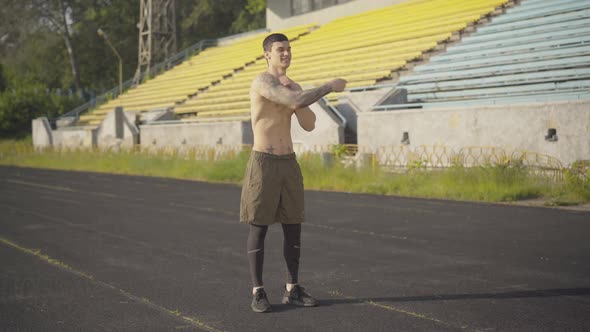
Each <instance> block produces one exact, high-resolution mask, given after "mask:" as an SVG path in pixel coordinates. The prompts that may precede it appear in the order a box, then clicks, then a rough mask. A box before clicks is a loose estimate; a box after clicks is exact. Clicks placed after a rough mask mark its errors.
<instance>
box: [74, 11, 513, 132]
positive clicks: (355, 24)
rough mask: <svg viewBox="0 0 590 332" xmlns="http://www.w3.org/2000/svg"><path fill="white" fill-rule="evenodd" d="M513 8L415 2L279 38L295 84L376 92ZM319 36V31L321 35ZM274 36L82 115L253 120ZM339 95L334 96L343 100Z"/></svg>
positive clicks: (202, 57)
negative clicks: (265, 51) (338, 80)
mask: <svg viewBox="0 0 590 332" xmlns="http://www.w3.org/2000/svg"><path fill="white" fill-rule="evenodd" d="M507 2H508V1H507V0H461V1H458V0H411V1H408V2H405V3H402V4H398V5H394V6H388V7H385V8H382V9H378V10H374V11H370V12H365V13H361V14H358V15H353V16H348V17H344V18H340V19H337V20H334V21H332V22H330V23H327V24H325V25H323V26H321V27H319V28H317V26H316V25H314V24H311V25H305V26H298V27H294V28H290V29H287V30H283V31H279V32H281V33H285V34H286V35H288V36H289V37H291V39H292V40H293V41H292V44H293V52H294V55H293V58H294V61H293V65H292V67H291V68H290V70H289V76H290V77H291V78H292V79H294V80H295V81H297V82H299V83H300V84H301V85H302V86H304V87H308V86H314V85H318V84H321V83H323V82H325V81H326V80H328V79H331V78H335V77H342V78H344V79H346V80H348V81H349V84H348V87H349V88H355V87H361V86H371V85H374V84H375V83H377V82H379V81H381V80H388V79H392V78H394V79H395V78H397V77H398V75H399V74H398V72H399V71H401V70H402V69H403V68H404V66H406V65H407V64H408V63H409V62H411V61H413V60H417V59H420V58H421V56H422V55H423V54H424V53H426V52H428V51H430V50H433V49H435V48H436V47H437V45H440V44H441V43H444V42H445V41H448V40H451V39H452V38H453V36H455V37H456V36H457V33H458V32H460V31H462V30H464V29H466V28H467V27H469V26H470V25H472V24H473V23H474V22H477V21H478V20H480V19H481V18H483V17H485V16H486V15H488V14H489V13H491V12H494V11H495V10H496V9H497V8H498V7H499V6H502V5H504V4H506V3H507ZM316 28H317V29H316ZM266 34H267V33H260V34H257V35H254V36H250V37H247V38H244V39H242V40H239V41H237V42H234V43H232V44H229V45H225V46H218V47H211V48H208V49H206V50H204V51H203V52H201V53H200V54H198V55H196V56H194V57H192V58H191V59H189V60H188V61H185V62H184V63H182V64H180V65H178V66H176V67H174V68H173V69H171V70H169V71H167V72H165V73H164V74H162V75H160V76H157V77H155V78H154V79H152V80H149V81H148V82H146V83H144V84H141V85H140V86H138V87H136V88H134V89H131V90H129V91H128V92H126V93H124V94H123V95H121V96H120V97H119V98H117V99H114V100H111V101H109V102H108V103H106V104H104V105H102V106H100V107H99V108H98V109H97V110H95V111H94V112H92V113H90V114H87V115H82V116H81V117H80V121H79V123H80V124H90V125H97V124H99V123H100V122H101V121H102V119H104V117H105V116H106V114H107V113H108V112H110V111H112V110H113V108H114V107H116V106H122V107H123V108H124V109H125V110H127V111H145V110H152V109H158V108H173V110H174V112H175V114H176V115H177V116H178V117H179V118H181V119H182V120H189V121H215V120H216V119H217V120H220V121H223V120H233V119H247V118H248V117H249V110H250V101H249V95H248V91H249V87H250V83H251V81H252V79H253V78H254V76H255V75H256V74H258V73H260V72H262V71H264V70H265V68H266V61H265V60H264V58H263V57H262V50H261V40H262V38H263V37H264V36H265V35H266ZM338 95H339V94H331V95H330V96H328V97H329V99H331V100H336V99H337V97H338Z"/></svg>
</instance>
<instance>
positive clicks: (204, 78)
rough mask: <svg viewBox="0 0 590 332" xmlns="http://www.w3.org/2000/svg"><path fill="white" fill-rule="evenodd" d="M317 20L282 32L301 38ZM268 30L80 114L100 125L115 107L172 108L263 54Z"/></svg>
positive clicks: (87, 121) (82, 119) (205, 54)
mask: <svg viewBox="0 0 590 332" xmlns="http://www.w3.org/2000/svg"><path fill="white" fill-rule="evenodd" d="M314 27H315V25H314V24H309V25H304V26H299V27H295V28H290V29H287V30H284V31H282V32H284V33H286V34H289V35H290V36H293V38H297V37H299V36H300V35H303V34H306V33H308V32H309V30H310V29H312V28H314ZM265 35H266V33H259V34H255V35H254V36H248V37H245V38H242V39H240V40H237V41H236V42H233V43H231V44H228V45H223V46H216V47H210V48H207V49H205V50H204V51H202V52H200V53H199V54H197V55H195V56H193V57H191V58H190V59H189V60H187V61H185V62H183V63H181V64H180V65H178V66H176V67H174V68H172V69H171V70H168V71H166V72H164V73H163V74H161V75H159V76H156V77H155V78H153V79H151V80H148V81H147V82H145V83H143V84H141V85H139V86H137V87H136V88H134V89H130V90H129V91H127V92H126V93H124V94H122V95H121V96H120V97H119V98H116V99H113V100H110V101H109V102H107V103H105V104H103V105H101V106H100V107H99V108H98V109H97V110H95V111H94V112H92V113H90V114H87V115H82V116H80V121H79V123H80V124H89V125H97V124H100V122H101V121H102V120H103V119H104V118H105V117H106V115H107V114H108V113H109V112H111V111H112V110H113V109H114V108H115V107H117V106H122V107H123V108H124V109H125V110H127V111H145V110H153V109H158V108H172V107H174V106H175V105H177V104H179V103H182V102H183V101H184V100H186V99H188V98H189V96H191V95H194V94H197V93H198V92H199V91H201V90H203V89H206V88H208V87H209V86H211V85H212V84H214V83H215V82H218V81H220V80H222V79H224V77H228V76H231V75H233V74H234V72H235V71H236V70H240V69H241V68H243V67H244V66H245V65H246V64H247V63H250V62H253V61H255V60H256V58H257V57H259V56H260V53H261V52H260V39H261V38H264V36H265Z"/></svg>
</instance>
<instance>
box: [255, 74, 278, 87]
mask: <svg viewBox="0 0 590 332" xmlns="http://www.w3.org/2000/svg"><path fill="white" fill-rule="evenodd" d="M258 80H259V81H260V82H262V83H266V84H270V86H271V87H275V86H277V85H280V84H281V83H280V82H279V80H278V79H277V78H276V77H274V76H272V75H271V74H268V73H262V74H260V75H259V76H258Z"/></svg>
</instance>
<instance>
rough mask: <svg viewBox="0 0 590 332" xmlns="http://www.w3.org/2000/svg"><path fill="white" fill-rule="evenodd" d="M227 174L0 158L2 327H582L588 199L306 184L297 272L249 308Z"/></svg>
mask: <svg viewBox="0 0 590 332" xmlns="http://www.w3.org/2000/svg"><path fill="white" fill-rule="evenodd" d="M239 195H240V188H239V187H238V186H235V185H224V184H208V183H201V182H192V181H182V180H171V179H162V178H146V177H134V176H118V175H107V174H95V173H81V172H61V171H50V170H40V169H27V168H14V167H0V211H1V214H0V330H1V331H29V330H33V331H74V330H76V331H77V330H82V331H174V330H179V331H193V330H195V331H200V330H209V331H460V330H466V331H476V330H477V331H506V330H513V331H588V330H590V264H589V263H590V213H588V212H576V211H564V210H558V209H549V208H531V207H520V206H510V205H500V204H476V203H466V202H452V201H442V200H423V199H409V198H399V197H385V196H375V195H356V194H354V195H353V194H346V193H326V192H314V191H308V192H306V218H307V221H306V223H305V224H304V226H303V234H302V258H301V269H300V282H301V284H302V285H303V286H304V287H306V289H307V290H308V291H309V292H310V293H311V294H313V295H314V296H315V297H317V298H318V299H319V300H320V301H321V303H322V305H321V306H320V307H317V308H297V307H290V306H286V305H283V304H281V303H280V300H281V297H282V294H283V290H282V287H283V283H284V280H285V277H286V274H285V264H284V262H283V258H282V233H281V228H280V227H278V226H277V225H275V226H273V227H271V228H270V229H269V234H268V236H267V242H266V249H265V251H266V261H265V271H264V272H265V273H264V281H265V288H266V290H267V293H268V294H269V299H270V301H271V304H273V312H272V313H269V314H255V313H253V312H251V311H250V308H249V304H250V301H251V288H250V287H251V285H250V279H249V276H248V266H247V258H246V254H245V250H246V248H245V246H246V238H247V233H248V228H247V226H246V225H241V224H239V223H238V211H239Z"/></svg>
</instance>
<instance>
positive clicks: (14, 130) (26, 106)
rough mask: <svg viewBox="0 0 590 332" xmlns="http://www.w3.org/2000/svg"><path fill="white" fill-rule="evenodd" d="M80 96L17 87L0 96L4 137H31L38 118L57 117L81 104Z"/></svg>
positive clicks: (31, 86) (38, 87) (35, 86)
mask: <svg viewBox="0 0 590 332" xmlns="http://www.w3.org/2000/svg"><path fill="white" fill-rule="evenodd" d="M81 102H82V100H81V98H79V97H77V96H75V95H74V96H72V97H70V96H63V95H62V96H59V95H57V94H55V93H46V91H45V88H44V87H43V86H42V85H39V84H22V85H18V86H13V87H11V88H8V89H6V90H5V91H4V92H2V93H0V137H3V138H7V137H17V138H20V137H24V136H26V135H30V134H31V121H32V120H33V119H35V118H37V117H41V116H46V117H48V118H53V117H57V116H58V115H61V114H63V113H65V112H67V111H69V110H71V109H72V108H74V107H75V106H76V105H79V104H81Z"/></svg>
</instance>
